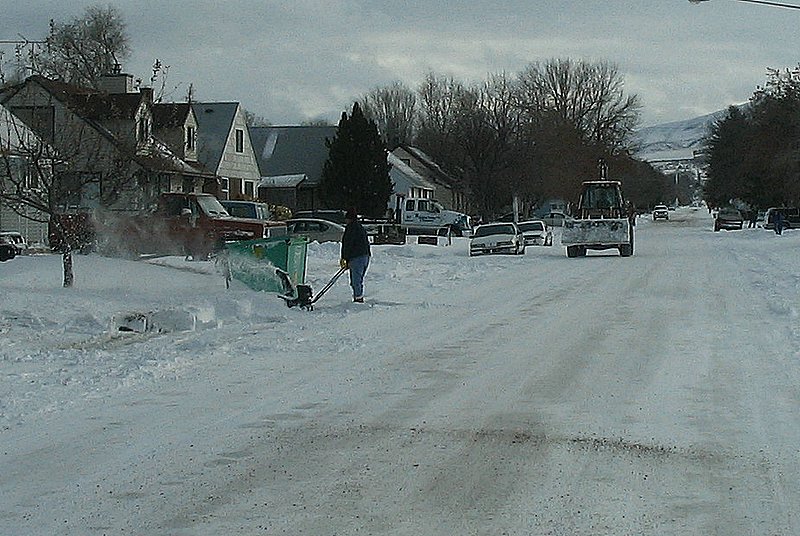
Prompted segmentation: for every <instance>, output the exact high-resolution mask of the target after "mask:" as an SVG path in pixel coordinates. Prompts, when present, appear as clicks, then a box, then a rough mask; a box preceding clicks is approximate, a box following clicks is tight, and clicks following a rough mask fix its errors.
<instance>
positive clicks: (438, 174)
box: [400, 145, 461, 188]
mask: <svg viewBox="0 0 800 536" xmlns="http://www.w3.org/2000/svg"><path fill="white" fill-rule="evenodd" d="M400 147H401V149H403V150H404V151H406V152H407V153H409V154H410V155H411V156H413V157H414V158H416V159H417V161H418V162H419V163H420V164H422V165H423V166H425V168H426V169H427V170H428V171H429V172H430V174H431V178H432V179H433V180H436V181H439V182H440V183H442V184H444V185H445V186H449V187H453V188H460V187H461V185H460V184H459V183H458V182H457V181H456V180H455V179H454V178H453V177H451V176H450V175H448V174H447V173H446V172H445V171H444V170H443V169H442V168H441V167H439V164H437V163H436V162H434V161H433V159H432V158H431V157H430V156H428V155H427V154H425V152H424V151H423V150H422V149H420V148H419V147H413V146H411V145H401V146H400Z"/></svg>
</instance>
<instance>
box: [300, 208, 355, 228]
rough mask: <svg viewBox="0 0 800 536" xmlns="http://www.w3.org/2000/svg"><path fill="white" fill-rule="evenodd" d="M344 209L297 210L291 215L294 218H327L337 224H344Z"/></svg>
mask: <svg viewBox="0 0 800 536" xmlns="http://www.w3.org/2000/svg"><path fill="white" fill-rule="evenodd" d="M345 214H346V211H344V210H335V209H321V210H298V211H297V212H295V213H294V214H293V215H292V217H293V218H294V219H299V218H303V219H306V218H312V219H319V220H327V221H332V222H334V223H338V224H339V225H344V224H345V223H346V222H345V221H344V216H345Z"/></svg>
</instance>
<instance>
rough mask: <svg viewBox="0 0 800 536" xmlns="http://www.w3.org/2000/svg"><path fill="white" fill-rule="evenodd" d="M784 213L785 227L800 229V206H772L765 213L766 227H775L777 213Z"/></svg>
mask: <svg viewBox="0 0 800 536" xmlns="http://www.w3.org/2000/svg"><path fill="white" fill-rule="evenodd" d="M778 211H780V213H781V214H783V228H784V229H800V208H797V207H771V208H768V209H767V212H766V213H764V229H774V228H775V220H774V218H775V213H776V212H778Z"/></svg>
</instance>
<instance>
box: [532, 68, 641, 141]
mask: <svg viewBox="0 0 800 536" xmlns="http://www.w3.org/2000/svg"><path fill="white" fill-rule="evenodd" d="M519 85H520V93H519V102H518V105H519V107H520V108H521V109H522V110H523V111H525V112H526V113H527V114H528V117H529V120H531V121H533V122H537V121H538V120H539V118H540V117H542V115H543V114H547V116H548V117H550V116H551V112H552V113H554V114H556V115H557V116H558V117H559V118H560V119H561V120H562V121H564V122H566V123H568V124H571V125H573V126H574V127H575V128H576V129H577V130H578V131H579V132H581V133H582V134H583V136H584V137H585V138H586V140H587V141H588V142H590V143H597V144H600V145H602V146H603V147H606V148H607V149H608V150H609V151H610V152H612V153H614V152H619V151H623V150H625V149H627V148H628V147H629V145H630V142H631V134H632V132H633V129H634V128H635V127H636V125H637V124H638V121H639V111H640V103H639V98H638V96H637V95H626V94H625V91H624V79H623V77H622V76H621V75H620V74H619V71H618V69H617V67H616V66H615V65H613V64H611V63H608V62H598V63H589V62H586V61H574V60H571V59H551V60H548V61H546V62H544V63H538V62H537V63H532V64H531V65H529V66H528V67H527V68H526V69H525V70H524V71H523V72H522V73H520V75H519Z"/></svg>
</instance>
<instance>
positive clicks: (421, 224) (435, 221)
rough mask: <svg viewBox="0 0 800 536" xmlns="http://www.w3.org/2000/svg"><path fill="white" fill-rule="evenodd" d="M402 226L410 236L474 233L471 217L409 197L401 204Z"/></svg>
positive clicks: (400, 220)
mask: <svg viewBox="0 0 800 536" xmlns="http://www.w3.org/2000/svg"><path fill="white" fill-rule="evenodd" d="M398 209H399V210H400V214H399V217H398V215H397V214H395V217H396V219H397V220H398V221H399V223H400V225H401V226H402V227H403V228H404V229H405V230H406V232H407V233H408V234H426V233H435V234H438V233H439V232H440V231H442V230H444V231H448V232H451V233H452V234H454V235H456V236H467V235H469V234H470V233H471V232H472V224H471V222H470V218H469V216H467V215H466V214H463V213H461V212H455V211H452V210H446V209H445V208H444V207H443V206H442V205H441V204H440V203H439V202H438V201H435V200H433V199H422V198H414V197H407V198H405V199H403V200H402V202H401V203H399V206H398Z"/></svg>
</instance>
